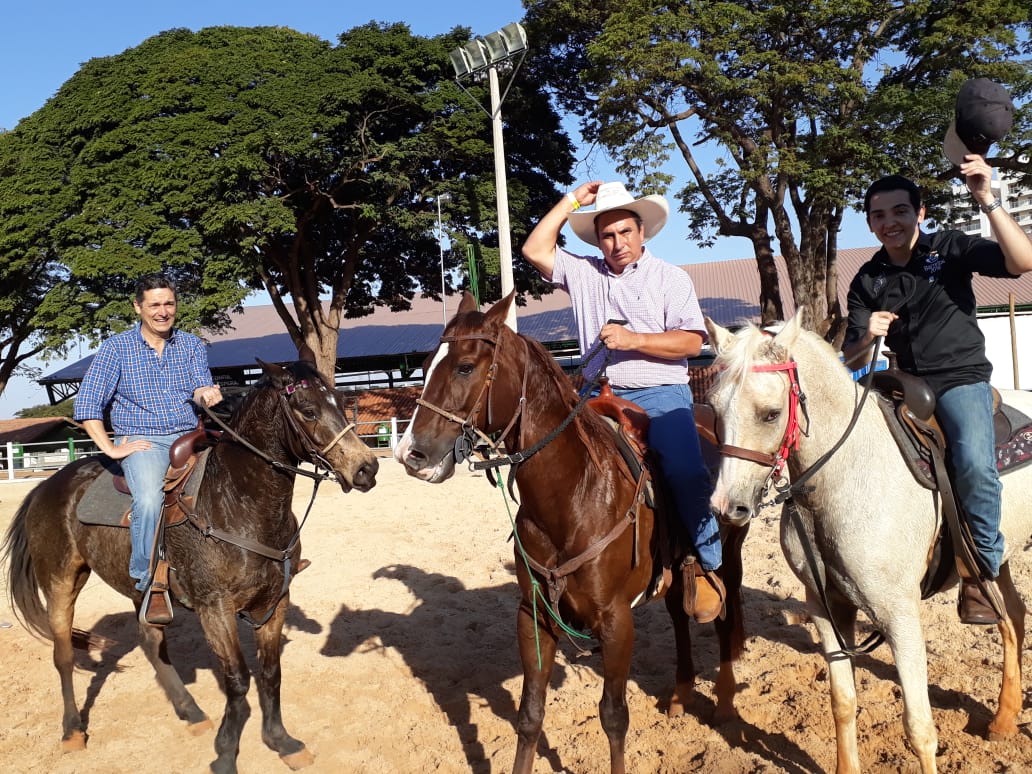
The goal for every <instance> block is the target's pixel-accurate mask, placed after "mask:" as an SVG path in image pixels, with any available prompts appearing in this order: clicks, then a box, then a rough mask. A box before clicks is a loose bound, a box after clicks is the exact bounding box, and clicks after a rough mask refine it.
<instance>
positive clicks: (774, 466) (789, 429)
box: [718, 358, 810, 505]
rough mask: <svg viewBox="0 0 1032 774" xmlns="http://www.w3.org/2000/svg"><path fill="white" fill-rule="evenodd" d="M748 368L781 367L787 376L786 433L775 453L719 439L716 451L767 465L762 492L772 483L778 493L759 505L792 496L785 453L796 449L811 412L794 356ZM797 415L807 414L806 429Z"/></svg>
mask: <svg viewBox="0 0 1032 774" xmlns="http://www.w3.org/2000/svg"><path fill="white" fill-rule="evenodd" d="M751 370H752V371H754V372H758V373H769V372H777V371H784V372H785V375H786V376H787V377H788V387H789V389H788V422H787V424H786V425H785V434H784V436H783V437H782V439H781V446H780V447H779V448H778V451H777V453H775V454H771V453H769V452H760V451H755V450H753V449H745V448H743V447H741V446H733V445H731V444H723V443H722V444H720V446H719V449H718V451H719V452H720V454H721V455H722V456H724V457H736V458H738V459H743V460H748V461H749V462H755V463H757V464H759V465H769V466H770V472H769V473H768V474H767V478H766V480H765V481H764V482H763V490H762V493H761V496H762V495H764V494H766V493H767V492H768V491H769V490H770V488H771V487H774V488H775V489H777V490H778V495H777V496H776V497H775V498H774V500H772V501H771V502H770V503H762V504H761V505H768V504H778V503H781V502H783V501H784V500H785V499H787V498H788V497H790V496H791V495H790V492H791V490H792V487H790V486H788V485H787V483H786V480H785V475H784V472H785V466H786V465H787V464H788V457H789V455H790V454H791V453H792V452H793V451H797V450H798V449H799V437H800V435H809V431H810V430H809V429H810V415H809V414H808V413H807V410H806V394H805V393H804V392H803V390H802V388H801V387H800V386H799V369H798V366H797V365H796V362H795V360H792V359H791V358H790V359H789V360H788V361H787V362H784V363H764V364H762V365H754V366H753V367H752V369H751ZM800 415H801V416H803V417H805V418H806V430H805V431H804V430H803V429H802V428H801V426H800V424H799V418H800Z"/></svg>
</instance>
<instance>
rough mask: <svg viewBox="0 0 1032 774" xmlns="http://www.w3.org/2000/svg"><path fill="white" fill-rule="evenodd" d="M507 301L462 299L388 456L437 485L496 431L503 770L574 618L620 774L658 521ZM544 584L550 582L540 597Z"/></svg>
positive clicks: (686, 691) (597, 421) (681, 634)
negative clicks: (509, 595) (511, 604)
mask: <svg viewBox="0 0 1032 774" xmlns="http://www.w3.org/2000/svg"><path fill="white" fill-rule="evenodd" d="M512 301H513V296H512V294H510V295H509V296H508V297H506V298H505V299H503V300H502V301H500V302H499V303H497V304H495V305H494V307H492V308H491V309H490V311H488V312H487V313H481V312H479V311H477V309H476V304H475V301H474V300H473V298H472V296H470V295H469V294H468V293H467V294H465V296H464V298H463V300H462V303H461V304H460V306H459V309H458V312H457V313H456V315H455V317H454V319H452V320H451V322H450V323H449V324H448V326H447V328H445V331H444V335H443V336H442V337H441V343H440V344H439V345H438V348H437V350H436V352H435V353H434V355H433V358H432V361H431V364H430V366H429V368H428V371H427V373H426V383H425V387H424V389H423V394H422V398H421V400H420V407H419V408H418V409H417V410H416V412H415V414H414V415H413V418H412V422H411V423H410V425H409V428H408V430H407V432H406V433H405V436H404V437H403V438H402V440H401V442H400V444H399V446H398V447H397V448H396V450H395V458H396V459H397V460H398V461H399V462H401V463H403V464H404V465H405V466H406V469H407V471H408V473H409V474H410V475H412V476H415V477H417V478H420V479H422V480H424V481H428V482H431V483H440V482H442V481H445V480H446V479H448V478H449V477H450V476H451V475H452V474H453V473H454V470H455V465H456V462H457V460H456V457H457V456H458V457H459V458H462V457H464V451H463V446H464V445H468V439H469V438H470V437H471V435H475V436H476V437H488V436H489V435H491V434H498V435H499V441H500V442H501V443H503V444H504V449H505V450H506V452H507V453H508V459H509V461H511V462H512V463H513V464H516V468H515V482H516V484H517V486H518V489H519V500H520V505H519V511H518V513H517V514H516V518H515V538H516V539H515V541H514V542H515V544H516V574H517V578H518V580H519V585H520V590H521V600H520V606H519V611H518V613H517V623H516V628H517V638H518V642H519V651H520V659H521V661H522V663H523V694H522V696H521V698H520V707H519V718H518V723H517V734H518V738H517V747H516V759H515V763H514V765H513V770H514V771H516V772H520V773H521V774H527V773H528V772H530V771H531V770H532V768H533V764H534V756H535V749H536V747H537V743H538V739H539V737H540V735H541V727H542V722H543V720H544V713H545V692H546V689H547V687H548V681H549V677H550V675H551V672H552V667H553V663H554V659H555V655H556V647H557V644H558V640H559V637H560V636H562V635H563V630H564V629H565V628H566V627H568V626H570V627H577V628H580V629H584V628H586V629H589V630H590V631H591V633H592V635H593V636H594V638H595V639H597V640H598V642H599V643H600V645H601V651H602V670H603V680H604V685H603V689H602V700H601V703H600V705H599V715H600V720H601V723H602V727H603V729H604V730H605V733H606V736H607V737H608V739H609V748H610V761H611V769H612V771H613V772H617V773H619V772H623V771H624V744H625V738H626V735H627V729H628V726H629V713H628V708H627V699H626V687H627V678H628V673H629V671H630V663H631V650H632V647H633V644H634V619H633V615H632V612H631V608H632V606H633V604H634V603H635V602H636V601H637V600H639V599H640V598H641V597H642V596H643V595H645V594H646V593H647V591H648V589H649V587H650V583H651V581H652V579H653V578H654V569H656V567H657V561H658V557H660V556H661V555H662V549H663V548H664V546H661V545H660V543H661V541H663V540H664V538H663V535H664V534H665V530H664V529H662V528H661V527H662V525H660V524H659V523H658V517H657V516H656V514H654V512H653V509H652V507H651V506H650V504H649V502H648V501H647V499H646V498H645V497H643V496H642V493H641V491H639V486H638V483H637V480H636V476H635V475H634V474H632V473H631V472H630V470H629V467H628V465H627V464H626V463H625V462H624V461H623V459H622V457H621V453H620V451H619V449H618V446H617V442H616V438H615V436H614V433H613V432H612V430H611V429H610V426H609V425H608V424H607V422H606V421H605V420H604V419H603V418H602V417H601V416H599V415H598V414H596V413H595V412H594V411H592V410H591V409H584V410H580V403H579V399H578V395H577V392H576V391H575V390H574V388H573V386H572V384H571V382H570V380H569V378H568V377H567V376H566V375H565V374H564V373H563V372H562V370H561V369H560V368H559V366H558V365H557V364H556V363H555V360H554V359H553V357H552V356H551V355H550V354H549V353H548V352H547V351H546V350H545V348H544V347H542V346H541V345H540V344H539V343H538V342H536V341H534V340H532V339H529V338H527V337H525V336H521V335H517V334H516V333H514V332H513V331H512V330H511V329H510V328H508V327H507V326H506V324H505V319H506V315H507V313H508V310H509V307H510V305H511V304H512ZM518 460H522V461H519V462H518V464H517V461H518ZM458 461H461V459H460V460H458ZM673 521H674V522H676V521H677V519H676V518H675V519H673ZM669 529H679V526H677V525H675V524H671V526H670V528H669ZM742 537H744V531H742V532H739V533H738V534H737V535H735V536H733V537H732V539H730V540H727V541H725V544H724V546H725V550H724V564H723V568H722V571H723V573H724V575H723V577H724V583H725V585H726V587H727V613H726V616H725V618H724V619H723V620H719V619H718V620H717V622H716V628H717V633H718V637H719V641H720V673H719V677H718V679H717V717H718V720H726V719H729V718H732V717H734V716H735V714H736V713H735V709H734V703H733V698H734V690H735V680H734V674H733V671H732V661H733V660H734V659H735V658H737V656H738V655H739V653H740V651H741V647H742V638H743V633H742V625H741V610H740V604H741V602H740V586H741V558H740V555H739V552H740V549H741V541H740V538H742ZM672 575H673V587H672V588H669V590H668V593H666V595H665V602H666V607H667V610H668V611H669V613H670V616H671V618H672V620H673V624H674V635H675V641H676V646H677V658H676V661H677V667H676V677H675V685H674V689H673V696H672V698H671V701H670V711H671V714H679V713H680V712H682V711H683V708H684V705H685V704H686V703H687V702H688V701H689V699H690V692H691V690H692V688H693V684H694V681H695V667H694V664H693V662H692V654H691V639H690V627H689V616H688V615H687V614H686V613H685V611H684V607H683V604H682V588H681V577H680V573H679V572H676V571H675V572H673V573H672ZM542 589H548V590H549V591H548V598H546V596H545V592H543V591H542Z"/></svg>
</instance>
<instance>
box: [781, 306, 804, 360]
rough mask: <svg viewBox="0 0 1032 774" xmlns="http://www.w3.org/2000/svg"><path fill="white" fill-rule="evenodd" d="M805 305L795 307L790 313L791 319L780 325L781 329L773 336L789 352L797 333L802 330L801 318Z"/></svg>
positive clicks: (797, 336) (797, 335)
mask: <svg viewBox="0 0 1032 774" xmlns="http://www.w3.org/2000/svg"><path fill="white" fill-rule="evenodd" d="M805 312H806V307H805V306H800V307H799V308H798V309H796V313H795V314H794V315H792V317H791V319H789V321H788V322H786V323H785V324H784V326H782V328H781V330H780V331H778V335H777V336H775V337H774V340H775V341H776V342H777V343H778V344H780V345H781V346H783V347H784V348H785V349H786V350H788V351H789V352H791V351H792V349H793V346H792V345H793V344H795V341H796V339H797V338H799V334H800V333H801V332H802V330H803V318H804V317H805V316H806V314H805Z"/></svg>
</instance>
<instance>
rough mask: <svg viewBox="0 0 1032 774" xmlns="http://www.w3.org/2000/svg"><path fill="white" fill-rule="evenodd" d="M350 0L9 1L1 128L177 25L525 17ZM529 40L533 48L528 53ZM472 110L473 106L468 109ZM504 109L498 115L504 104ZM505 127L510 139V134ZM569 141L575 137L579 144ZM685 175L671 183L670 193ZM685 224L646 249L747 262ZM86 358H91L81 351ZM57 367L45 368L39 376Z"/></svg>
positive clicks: (315, 26)
mask: <svg viewBox="0 0 1032 774" xmlns="http://www.w3.org/2000/svg"><path fill="white" fill-rule="evenodd" d="M371 7H372V6H371V5H370V6H366V5H365V4H364V3H359V2H355V0H335V1H334V2H328V1H327V0H306V1H305V2H300V3H285V2H283V1H282V0H278V2H271V1H270V0H249V1H248V2H242V1H237V0H234V1H232V2H231V1H230V0H206V1H205V2H200V1H199V0H179V2H175V3H150V2H147V1H146V0H144V1H143V2H141V0H131V1H129V0H95V1H94V2H81V0H79V1H78V2H69V0H51V2H48V3H28V2H17V3H8V4H6V7H5V9H4V14H3V17H4V18H3V32H4V44H3V46H0V127H3V128H6V129H13V128H14V127H15V126H16V125H17V123H18V121H20V120H21V119H22V118H24V117H26V116H28V115H30V114H31V113H33V112H35V111H36V110H38V109H39V108H41V107H42V106H43V104H44V103H45V102H46V101H47V99H49V98H50V97H51V96H53V94H54V93H55V92H56V91H57V90H58V89H59V88H60V87H61V85H62V84H63V83H64V82H65V81H67V80H68V79H69V78H71V77H72V75H74V74H75V73H76V72H77V71H78V69H79V67H80V66H81V65H82V64H83V63H84V62H86V61H88V60H90V59H93V58H94V57H102V56H112V55H115V54H119V53H121V52H123V51H125V50H126V49H129V48H133V47H134V46H137V45H139V44H140V43H141V42H143V41H144V40H145V39H147V38H148V37H151V36H152V35H156V34H157V33H159V32H162V31H164V30H168V29H172V28H175V27H186V28H189V29H193V30H197V29H201V28H203V27H210V26H215V25H223V24H229V25H236V26H263V25H276V26H285V27H290V28H292V29H295V30H297V31H299V32H307V33H310V34H313V35H317V36H319V37H320V38H323V39H325V40H329V41H335V40H336V36H337V34H338V33H340V32H342V31H344V30H347V29H350V28H352V27H355V26H357V25H360V24H365V23H367V22H369V21H372V20H375V21H384V22H394V21H404V22H407V23H408V25H409V27H410V28H411V29H412V31H413V32H414V33H416V34H418V35H436V34H440V33H443V32H447V31H448V30H450V29H451V28H453V27H455V26H457V25H463V26H467V27H470V28H471V29H472V30H473V32H474V33H475V34H478V35H484V34H487V33H489V32H492V31H494V30H497V29H500V28H501V27H503V26H504V25H506V24H508V23H510V22H514V21H520V20H521V19H522V18H523V6H522V4H521V3H520V2H519V0H490V2H485V1H484V0H429V1H427V0H421V1H416V0H396V1H395V2H393V3H386V4H384V5H383V6H380V10H378V11H376V12H374V13H373V14H371V13H370V11H369V8H371ZM533 44H534V43H533V41H530V45H531V46H533ZM471 109H478V108H471ZM502 110H503V113H504V110H505V106H504V104H503V106H502ZM516 130H517V128H516V127H510V128H509V130H508V131H509V132H512V131H516ZM576 139H577V138H576V137H575V138H574V140H575V141H576ZM575 175H576V177H577V178H578V180H589V179H595V178H604V179H613V172H612V169H611V166H610V165H609V164H608V163H607V161H606V160H605V159H604V158H599V157H598V155H597V154H596V155H595V156H594V157H592V159H591V163H590V165H589V164H587V163H583V164H581V166H580V167H579V168H578V169H577V170H576V172H575ZM684 182H685V180H684V178H679V179H677V180H675V187H676V186H679V185H682V184H683V183H684ZM684 223H685V219H684V218H683V216H679V215H677V214H676V213H672V217H671V220H670V222H669V223H668V224H667V226H666V228H665V229H664V230H663V232H662V233H661V234H660V235H658V236H657V237H656V238H655V239H653V240H652V243H651V247H652V249H653V251H654V252H655V253H656V254H657V255H659V256H660V257H661V258H664V259H665V260H668V261H670V262H671V263H676V264H688V263H697V262H699V261H713V260H727V259H731V258H748V257H750V256H751V255H752V251H751V249H750V246H749V243H748V242H747V241H746V240H744V239H741V238H738V239H730V238H724V239H721V240H719V241H718V244H717V245H716V246H715V247H714V248H712V249H708V250H701V249H699V248H697V247H695V245H694V244H692V243H691V242H688V241H687V240H686V239H685V233H686V227H685V225H684ZM840 244H841V246H843V247H863V246H867V245H871V244H873V238H872V237H871V235H870V233H868V232H867V229H866V227H865V225H864V223H863V219H862V218H861V217H859V216H855V217H851V218H849V219H848V221H847V225H846V229H845V231H844V233H843V234H842V235H841V236H840ZM83 354H84V355H85V354H88V353H83ZM57 367H59V365H58V364H54V363H52V364H50V365H48V366H44V372H45V373H47V372H50V371H52V370H55V369H56V368H57ZM45 401H46V395H45V392H44V391H43V390H42V389H40V388H39V387H38V385H36V384H35V382H30V381H29V380H26V379H22V378H16V379H13V380H12V382H11V384H10V385H9V386H8V388H7V390H6V391H5V392H4V394H3V396H0V418H3V417H10V416H13V413H14V411H16V410H18V409H20V408H24V407H26V406H30V405H35V404H38V403H43V402H45Z"/></svg>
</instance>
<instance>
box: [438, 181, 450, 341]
mask: <svg viewBox="0 0 1032 774" xmlns="http://www.w3.org/2000/svg"><path fill="white" fill-rule="evenodd" d="M442 201H445V202H449V201H451V194H447V193H443V194H441V195H440V196H438V197H437V246H438V248H440V251H441V307H442V308H443V310H444V326H445V327H446V328H447V327H448V302H447V300H446V299H445V291H446V290H447V285H445V282H444V227H443V226H442V225H441V202H442Z"/></svg>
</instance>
